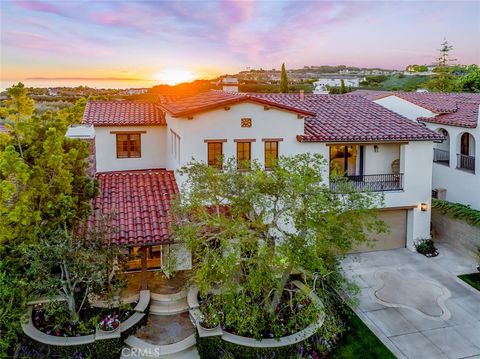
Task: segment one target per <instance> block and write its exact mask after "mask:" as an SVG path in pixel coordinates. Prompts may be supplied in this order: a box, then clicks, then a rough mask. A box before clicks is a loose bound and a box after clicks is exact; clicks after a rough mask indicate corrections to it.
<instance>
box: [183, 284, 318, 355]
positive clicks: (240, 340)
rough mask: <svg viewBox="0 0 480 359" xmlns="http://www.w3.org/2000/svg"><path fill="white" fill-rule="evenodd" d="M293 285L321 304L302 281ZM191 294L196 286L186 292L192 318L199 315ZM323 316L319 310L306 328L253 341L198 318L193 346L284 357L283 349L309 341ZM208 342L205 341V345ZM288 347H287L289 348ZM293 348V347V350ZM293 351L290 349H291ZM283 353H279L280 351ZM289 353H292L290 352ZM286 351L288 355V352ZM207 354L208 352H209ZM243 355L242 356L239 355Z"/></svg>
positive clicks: (194, 297)
mask: <svg viewBox="0 0 480 359" xmlns="http://www.w3.org/2000/svg"><path fill="white" fill-rule="evenodd" d="M293 284H294V285H295V286H296V287H297V288H299V289H300V290H302V291H304V293H307V294H308V296H309V297H310V299H311V300H312V302H313V303H314V304H315V305H318V306H320V307H323V303H322V301H321V300H320V298H319V297H318V296H317V295H316V294H315V293H314V292H313V291H312V290H310V288H309V287H308V286H306V285H305V284H303V283H302V282H299V281H293ZM194 294H197V295H198V290H197V289H196V288H194V287H193V288H191V293H190V296H189V297H190V299H191V301H190V303H189V304H190V306H191V307H193V309H191V310H190V315H191V317H192V318H198V319H199V318H202V316H203V314H202V313H201V312H200V309H199V308H198V306H199V305H198V296H194ZM324 319H325V314H324V313H322V314H321V315H320V316H319V318H318V320H317V321H316V322H314V323H312V324H310V325H309V326H307V327H306V328H304V329H302V330H300V331H299V332H297V333H294V334H291V335H287V336H284V337H280V338H274V339H269V338H265V339H262V340H256V339H254V338H248V337H242V336H239V335H235V334H231V333H228V332H226V331H224V330H222V329H221V326H220V325H219V326H218V327H215V328H204V327H203V326H202V325H201V323H200V320H198V321H197V345H200V346H201V347H204V348H206V347H207V346H208V347H209V349H206V351H210V350H212V349H214V350H215V351H218V352H219V353H220V352H221V351H222V348H224V347H227V346H228V347H229V348H232V349H234V348H236V349H235V352H237V351H238V353H242V352H243V351H249V352H251V353H252V358H253V357H255V358H256V354H255V353H258V354H262V353H263V354H264V355H267V354H269V353H270V352H275V353H277V354H278V355H280V356H279V357H285V355H286V354H285V353H284V352H283V351H284V350H287V351H288V350H290V349H292V350H293V349H295V348H296V347H297V346H299V345H301V343H302V342H304V341H306V340H309V338H310V337H311V336H312V335H314V334H315V333H316V332H317V331H318V329H319V328H320V327H321V326H322V325H323V321H324ZM207 343H209V344H207ZM289 348H290V349H289ZM295 350H296V349H295ZM295 350H294V351H295ZM282 353H283V354H282ZM292 353H293V352H292ZM292 353H290V354H292ZM210 354H212V353H211V352H210ZM290 354H289V355H288V356H287V357H291V356H292V355H293V354H292V355H290ZM239 357H243V356H239Z"/></svg>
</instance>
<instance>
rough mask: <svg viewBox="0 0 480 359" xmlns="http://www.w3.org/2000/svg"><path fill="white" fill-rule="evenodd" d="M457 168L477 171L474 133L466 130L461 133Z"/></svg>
mask: <svg viewBox="0 0 480 359" xmlns="http://www.w3.org/2000/svg"><path fill="white" fill-rule="evenodd" d="M457 148H458V151H459V153H458V154H457V168H460V169H462V170H466V171H470V172H475V138H474V137H473V136H472V134H470V133H468V132H464V133H462V134H461V135H460V140H459V144H458V146H457Z"/></svg>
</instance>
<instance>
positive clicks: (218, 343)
mask: <svg viewBox="0 0 480 359" xmlns="http://www.w3.org/2000/svg"><path fill="white" fill-rule="evenodd" d="M196 336H197V349H198V354H199V355H200V358H202V359H218V358H222V357H225V358H235V359H259V358H272V359H273V358H295V357H296V356H297V353H298V352H299V349H300V348H301V347H303V348H305V349H308V348H311V340H312V339H311V338H308V339H306V340H304V341H302V342H300V343H296V344H293V345H290V346H285V347H277V348H253V347H246V346H243V345H238V344H234V343H230V342H227V341H225V340H222V337H220V336H212V337H204V338H201V337H199V335H198V332H197V335H196Z"/></svg>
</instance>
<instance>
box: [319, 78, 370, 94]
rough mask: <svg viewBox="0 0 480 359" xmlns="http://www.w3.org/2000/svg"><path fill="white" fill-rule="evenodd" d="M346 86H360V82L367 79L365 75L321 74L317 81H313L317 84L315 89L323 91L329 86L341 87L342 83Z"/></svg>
mask: <svg viewBox="0 0 480 359" xmlns="http://www.w3.org/2000/svg"><path fill="white" fill-rule="evenodd" d="M342 80H343V83H344V85H345V86H346V87H360V82H362V81H365V77H358V76H351V75H335V74H333V75H325V76H321V77H320V78H319V79H318V80H317V81H315V82H314V83H313V85H314V86H315V90H314V91H317V92H318V91H323V90H324V89H325V88H328V87H340V86H341V83H342Z"/></svg>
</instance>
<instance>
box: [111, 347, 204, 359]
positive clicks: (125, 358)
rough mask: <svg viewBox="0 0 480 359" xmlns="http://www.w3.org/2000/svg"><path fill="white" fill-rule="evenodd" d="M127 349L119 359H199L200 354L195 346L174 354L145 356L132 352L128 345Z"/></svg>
mask: <svg viewBox="0 0 480 359" xmlns="http://www.w3.org/2000/svg"><path fill="white" fill-rule="evenodd" d="M126 348H128V350H124V351H123V352H122V355H121V356H120V359H152V358H161V359H200V355H199V354H198V350H197V348H196V347H191V348H188V349H186V350H183V351H181V352H179V353H175V354H166V355H159V356H148V355H147V356H145V355H139V354H133V353H132V352H131V351H130V348H129V347H126Z"/></svg>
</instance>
